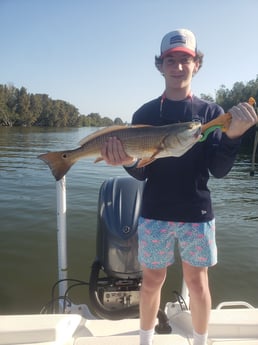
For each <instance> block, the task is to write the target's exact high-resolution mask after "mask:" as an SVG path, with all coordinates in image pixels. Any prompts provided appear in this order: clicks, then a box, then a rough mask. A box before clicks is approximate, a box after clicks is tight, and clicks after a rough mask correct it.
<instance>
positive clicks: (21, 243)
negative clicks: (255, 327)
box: [0, 128, 258, 314]
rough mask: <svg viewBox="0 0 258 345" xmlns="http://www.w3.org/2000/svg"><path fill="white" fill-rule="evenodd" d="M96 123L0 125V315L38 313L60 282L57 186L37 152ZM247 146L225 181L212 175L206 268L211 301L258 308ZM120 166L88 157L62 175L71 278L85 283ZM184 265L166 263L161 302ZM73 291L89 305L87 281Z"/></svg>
mask: <svg viewBox="0 0 258 345" xmlns="http://www.w3.org/2000/svg"><path fill="white" fill-rule="evenodd" d="M94 130H95V129H91V128H80V129H77V128H76V129H43V128H31V129H27V128H0V215H1V223H0V314H20V313H38V312H39V311H40V310H41V308H42V306H43V305H44V304H45V303H47V302H48V301H49V300H50V298H51V288H52V286H53V284H54V283H55V282H56V281H57V280H58V271H57V233H56V187H55V180H54V178H53V176H52V174H51V173H50V170H49V168H48V167H47V166H46V165H45V164H44V163H43V162H42V161H40V160H38V159H37V156H38V155H39V154H40V153H44V152H46V151H49V150H50V151H53V150H54V151H56V150H63V149H71V148H76V147H77V146H78V142H79V140H80V139H82V138H83V137H84V136H86V135H88V134H89V133H90V132H93V131H94ZM250 158H251V152H250V154H249V155H246V156H241V157H240V156H239V157H238V159H237V161H236V162H235V165H234V167H233V169H232V170H231V172H230V173H229V174H228V176H226V177H225V178H223V179H219V180H218V179H214V178H211V179H210V183H209V187H210V189H211V190H212V193H213V203H214V209H215V214H216V225H217V244H218V254H219V263H218V264H217V265H216V266H215V267H214V268H212V269H210V286H211V293H212V298H213V305H214V306H216V305H217V304H218V303H219V302H221V301H222V300H228V301H231V300H245V301H247V302H249V303H251V304H253V305H254V306H256V307H258V171H257V166H256V174H255V176H253V177H250V168H251V166H250ZM114 176H126V173H125V171H124V170H123V169H122V168H121V167H110V166H107V165H106V164H105V163H98V164H93V160H92V159H86V160H81V161H79V162H77V163H76V164H75V165H74V166H73V167H72V169H71V170H70V171H69V173H68V174H67V177H66V183H67V233H68V234H67V237H68V246H67V247H68V248H67V251H68V276H69V278H75V279H80V280H84V281H88V279H89V273H90V268H91V264H92V262H93V260H94V258H95V237H96V212H97V200H98V192H99V188H100V186H101V184H102V183H103V181H104V180H105V179H107V178H109V177H114ZM180 284H181V269H180V264H179V263H177V264H175V265H174V266H173V267H171V268H170V269H169V272H168V277H167V281H166V284H165V286H164V288H163V292H162V304H164V303H165V301H166V300H172V299H173V298H174V296H173V293H172V291H173V290H180ZM70 297H71V298H72V300H73V301H74V302H75V303H88V289H87V286H83V287H77V288H75V289H74V290H73V291H72V292H71V295H70Z"/></svg>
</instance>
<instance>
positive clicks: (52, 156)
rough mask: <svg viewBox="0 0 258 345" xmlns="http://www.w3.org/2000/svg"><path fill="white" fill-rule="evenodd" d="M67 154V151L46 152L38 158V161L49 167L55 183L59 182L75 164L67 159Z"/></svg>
mask: <svg viewBox="0 0 258 345" xmlns="http://www.w3.org/2000/svg"><path fill="white" fill-rule="evenodd" d="M67 152H68V151H58V152H48V153H44V154H42V155H39V156H38V158H39V159H41V160H42V161H43V162H45V163H46V164H47V165H48V166H49V168H50V170H51V172H52V174H53V176H54V177H55V179H56V180H57V181H59V180H61V178H62V177H63V176H64V175H65V174H66V173H67V172H68V170H69V169H70V168H71V166H72V165H73V164H74V163H75V161H72V160H71V159H69V158H68V157H67Z"/></svg>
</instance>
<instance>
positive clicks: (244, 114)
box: [226, 103, 258, 139]
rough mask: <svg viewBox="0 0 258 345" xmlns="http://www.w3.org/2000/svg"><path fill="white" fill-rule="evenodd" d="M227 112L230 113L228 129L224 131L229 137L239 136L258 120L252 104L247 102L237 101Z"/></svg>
mask: <svg viewBox="0 0 258 345" xmlns="http://www.w3.org/2000/svg"><path fill="white" fill-rule="evenodd" d="M228 112H229V113H230V114H231V115H232V119H231V123H230V126H229V129H228V130H227V131H226V135H227V136H228V137H229V138H230V139H235V138H238V137H240V136H241V135H243V134H244V133H245V132H246V131H247V130H248V129H249V128H250V127H252V126H254V125H255V124H256V123H257V121H258V118H257V115H256V113H255V110H254V108H253V106H251V105H250V104H248V103H239V104H238V105H237V106H234V107H232V108H231V109H229V111H228Z"/></svg>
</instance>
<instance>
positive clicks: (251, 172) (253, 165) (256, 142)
mask: <svg viewBox="0 0 258 345" xmlns="http://www.w3.org/2000/svg"><path fill="white" fill-rule="evenodd" d="M257 146H258V127H256V132H255V137H254V147H253V154H252V166H251V171H250V176H254V171H255V154H256V149H257Z"/></svg>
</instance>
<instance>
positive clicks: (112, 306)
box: [89, 177, 144, 320]
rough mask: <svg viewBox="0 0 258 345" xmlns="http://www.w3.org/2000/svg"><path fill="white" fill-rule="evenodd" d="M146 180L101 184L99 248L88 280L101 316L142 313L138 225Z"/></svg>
mask: <svg viewBox="0 0 258 345" xmlns="http://www.w3.org/2000/svg"><path fill="white" fill-rule="evenodd" d="M143 187H144V182H141V181H137V180H136V179H134V178H131V177H120V178H111V179H108V180H106V181H104V183H103V184H102V186H101V188H100V192H99V200H98V219H97V246H96V247H97V248H96V258H95V261H94V262H93V265H92V268H91V274H90V282H89V295H90V301H91V304H92V308H93V310H94V311H95V313H96V314H97V316H99V317H101V318H106V319H111V320H119V319H123V318H134V317H138V316H139V290H140V286H141V279H142V272H141V268H140V265H139V262H138V236H137V224H138V217H139V214H140V209H141V199H142V192H143Z"/></svg>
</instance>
